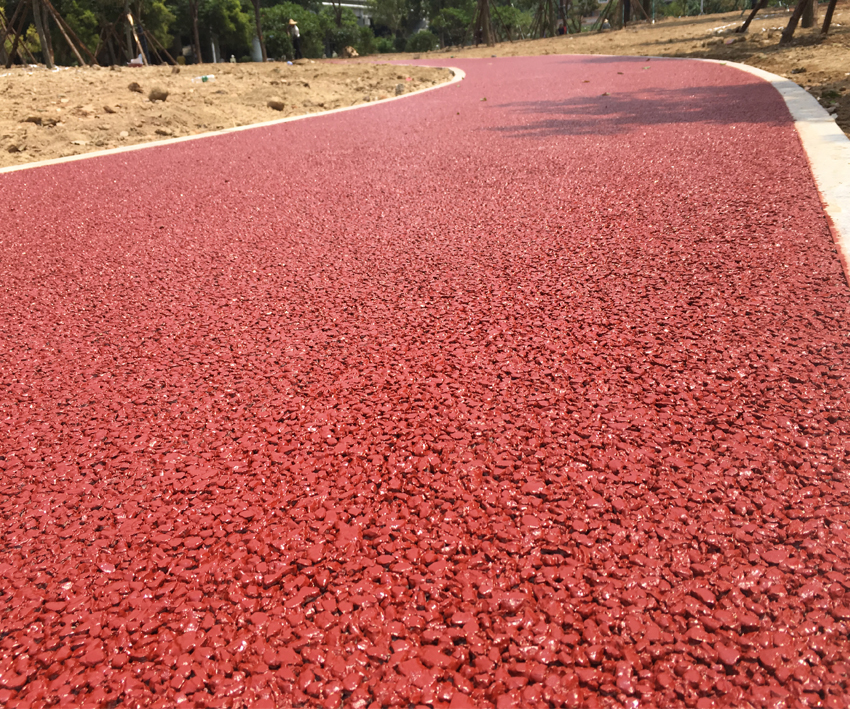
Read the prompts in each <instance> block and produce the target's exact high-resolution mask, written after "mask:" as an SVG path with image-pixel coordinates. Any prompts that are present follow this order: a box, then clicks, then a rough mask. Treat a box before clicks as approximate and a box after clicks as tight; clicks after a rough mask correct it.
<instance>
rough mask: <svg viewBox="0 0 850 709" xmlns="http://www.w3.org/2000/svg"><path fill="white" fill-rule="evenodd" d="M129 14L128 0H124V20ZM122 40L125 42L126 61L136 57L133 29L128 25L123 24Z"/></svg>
mask: <svg viewBox="0 0 850 709" xmlns="http://www.w3.org/2000/svg"><path fill="white" fill-rule="evenodd" d="M129 14H130V0H124V19H125V20H126V19H127V15H129ZM124 39H125V41H126V42H127V61H130V59H132V58H133V57H135V56H136V53H135V52H134V50H133V29H132V28H131V27H130V25H129V23H126V22H125V23H124Z"/></svg>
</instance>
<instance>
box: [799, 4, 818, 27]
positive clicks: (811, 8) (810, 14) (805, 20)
mask: <svg viewBox="0 0 850 709" xmlns="http://www.w3.org/2000/svg"><path fill="white" fill-rule="evenodd" d="M817 19H818V0H809V2H807V3H806V7H805V8H804V9H803V17H802V18H801V19H800V26H801V27H814V26H815V22H817Z"/></svg>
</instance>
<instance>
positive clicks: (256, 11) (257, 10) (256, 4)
mask: <svg viewBox="0 0 850 709" xmlns="http://www.w3.org/2000/svg"><path fill="white" fill-rule="evenodd" d="M253 3H254V21H255V22H256V25H257V39H258V40H260V52H262V54H263V63H265V62H266V60H267V59H268V55H267V54H266V42H265V40H264V39H263V28H262V27H261V26H260V0H253Z"/></svg>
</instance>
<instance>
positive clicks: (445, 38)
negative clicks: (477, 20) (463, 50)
mask: <svg viewBox="0 0 850 709" xmlns="http://www.w3.org/2000/svg"><path fill="white" fill-rule="evenodd" d="M473 12H474V7H472V3H467V4H466V7H446V8H443V9H442V10H440V11H439V12H438V13H437V15H436V16H435V17H434V18H433V19H432V20H431V28H432V29H433V30H434V31H435V32H436V33H437V34H438V35H439V36H440V39H441V41H442V43H443V44H444V45H446V46H448V45H461V46H462V45H464V44H466V42H467V41H468V40H469V38H470V37H471V36H472V19H473Z"/></svg>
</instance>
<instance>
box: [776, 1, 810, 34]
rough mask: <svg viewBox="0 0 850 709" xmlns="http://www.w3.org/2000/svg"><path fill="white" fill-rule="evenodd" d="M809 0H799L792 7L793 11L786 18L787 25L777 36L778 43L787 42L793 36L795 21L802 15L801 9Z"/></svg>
mask: <svg viewBox="0 0 850 709" xmlns="http://www.w3.org/2000/svg"><path fill="white" fill-rule="evenodd" d="M810 1H811V0H799V2H798V3H797V7H795V8H794V13H793V14H792V15H791V18H790V19H789V20H788V25H787V26H786V27H785V29H784V30H782V36H781V37H780V38H779V44H788V42H790V41H791V39H792V38H793V37H794V31H795V30H796V29H797V23H798V22H799V21H800V17H801V16H802V15H803V10H804V9H805V7H806V5H808V3H809V2H810Z"/></svg>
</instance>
